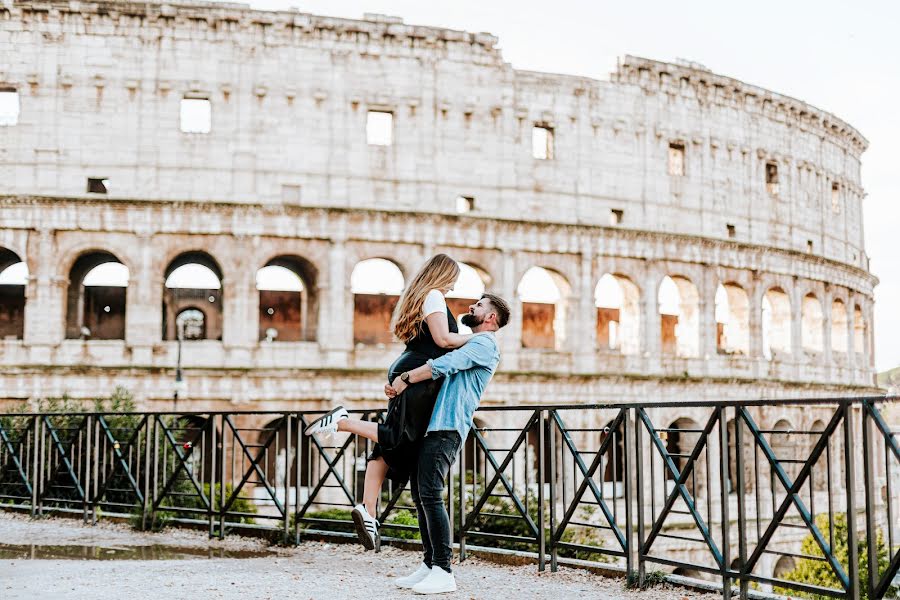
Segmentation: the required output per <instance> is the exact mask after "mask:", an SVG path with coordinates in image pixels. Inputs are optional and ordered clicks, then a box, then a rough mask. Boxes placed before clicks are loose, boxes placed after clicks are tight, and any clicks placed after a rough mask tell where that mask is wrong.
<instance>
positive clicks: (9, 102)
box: [0, 87, 19, 127]
mask: <svg viewBox="0 0 900 600" xmlns="http://www.w3.org/2000/svg"><path fill="white" fill-rule="evenodd" d="M18 123H19V92H18V91H17V90H16V89H15V88H9V87H0V126H5V127H10V126H13V125H17V124H18Z"/></svg>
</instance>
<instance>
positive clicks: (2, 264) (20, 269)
mask: <svg viewBox="0 0 900 600" xmlns="http://www.w3.org/2000/svg"><path fill="white" fill-rule="evenodd" d="M27 285H28V264H27V263H25V262H23V261H22V259H21V258H20V257H19V255H18V254H16V253H15V252H13V251H12V250H9V249H7V248H3V247H0V340H2V339H8V338H12V339H17V340H21V339H22V338H23V337H24V336H25V288H26V287H27Z"/></svg>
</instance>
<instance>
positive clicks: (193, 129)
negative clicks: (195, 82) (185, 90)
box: [181, 95, 212, 133]
mask: <svg viewBox="0 0 900 600" xmlns="http://www.w3.org/2000/svg"><path fill="white" fill-rule="evenodd" d="M211 129H212V104H211V103H210V101H209V98H207V97H205V96H191V95H187V96H185V97H184V98H182V99H181V131H182V132H183V133H209V132H210V130H211Z"/></svg>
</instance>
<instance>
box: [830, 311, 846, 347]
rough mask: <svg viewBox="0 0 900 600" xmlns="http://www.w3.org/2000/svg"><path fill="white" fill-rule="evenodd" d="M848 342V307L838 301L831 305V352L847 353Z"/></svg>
mask: <svg viewBox="0 0 900 600" xmlns="http://www.w3.org/2000/svg"><path fill="white" fill-rule="evenodd" d="M848 342H849V336H848V332H847V307H846V306H844V302H843V301H842V300H840V299H837V300H835V301H834V302H833V303H832V304H831V351H832V352H841V353H846V352H847V346H848Z"/></svg>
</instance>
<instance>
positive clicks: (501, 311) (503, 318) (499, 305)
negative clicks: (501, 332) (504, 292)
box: [481, 293, 509, 327]
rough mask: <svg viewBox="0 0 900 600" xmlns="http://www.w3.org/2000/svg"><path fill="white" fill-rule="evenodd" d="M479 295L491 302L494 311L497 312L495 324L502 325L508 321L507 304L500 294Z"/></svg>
mask: <svg viewBox="0 0 900 600" xmlns="http://www.w3.org/2000/svg"><path fill="white" fill-rule="evenodd" d="M481 297H482V298H483V299H485V300H487V301H488V302H490V303H491V306H493V307H494V312H495V313H497V326H498V327H503V326H504V325H506V324H507V323H509V304H507V303H506V300H504V299H503V298H501V297H500V296H497V295H494V294H488V293H484V294H482V295H481Z"/></svg>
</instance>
